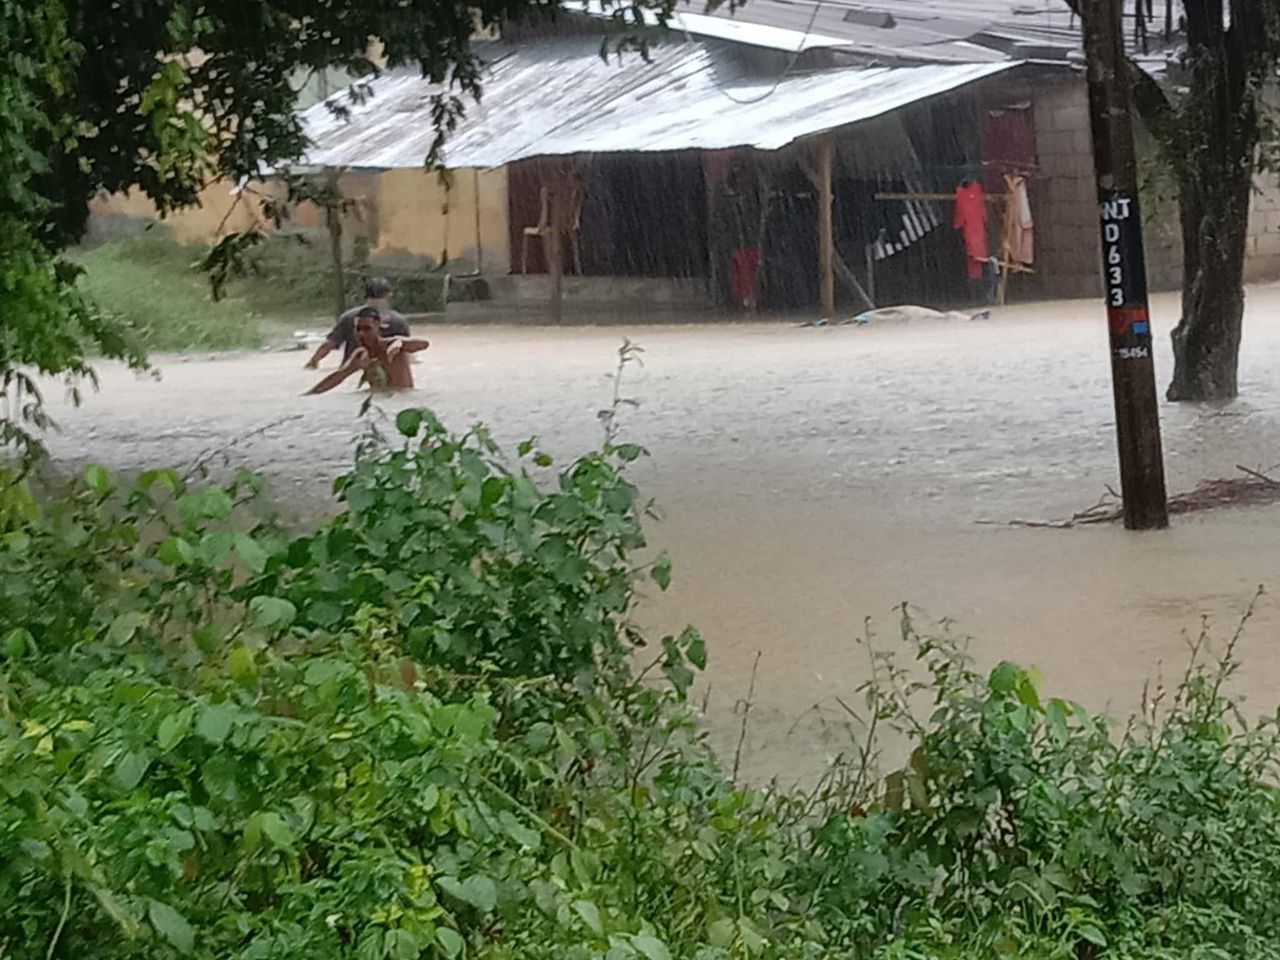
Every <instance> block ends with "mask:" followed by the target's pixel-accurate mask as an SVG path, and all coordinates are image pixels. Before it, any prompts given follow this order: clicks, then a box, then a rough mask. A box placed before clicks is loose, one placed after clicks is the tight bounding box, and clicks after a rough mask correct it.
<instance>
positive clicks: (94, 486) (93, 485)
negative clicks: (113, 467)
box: [84, 463, 111, 496]
mask: <svg viewBox="0 0 1280 960" xmlns="http://www.w3.org/2000/svg"><path fill="white" fill-rule="evenodd" d="M84 482H85V483H86V484H87V485H88V487H89V489H90V490H92V491H93V492H94V493H96V494H98V495H99V496H105V495H106V494H107V493H108V492H109V491H110V490H111V474H109V473H107V471H106V470H105V469H104V468H103V467H100V466H99V465H98V464H96V463H94V464H90V465H89V466H88V467H87V468H86V469H85V471H84Z"/></svg>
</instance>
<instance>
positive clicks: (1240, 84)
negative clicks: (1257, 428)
mask: <svg viewBox="0 0 1280 960" xmlns="http://www.w3.org/2000/svg"><path fill="white" fill-rule="evenodd" d="M1258 6H1259V7H1260V6H1261V5H1260V4H1259V5H1258ZM1246 8H1248V9H1246ZM1186 11H1187V18H1188V19H1187V33H1188V53H1187V58H1186V64H1187V70H1188V74H1189V75H1188V78H1187V90H1188V93H1187V99H1186V101H1185V106H1184V107H1183V110H1182V113H1183V116H1182V119H1181V126H1182V131H1183V141H1182V143H1181V144H1180V145H1179V152H1180V154H1181V155H1180V156H1179V157H1177V158H1176V162H1177V165H1178V169H1179V186H1180V192H1181V197H1180V202H1181V214H1182V216H1181V220H1182V250H1183V283H1182V320H1181V322H1180V323H1179V324H1178V326H1177V328H1176V329H1175V330H1174V331H1173V357H1174V371H1173V381H1172V382H1171V383H1170V385H1169V390H1168V393H1167V394H1166V395H1167V397H1168V398H1169V399H1170V400H1174V401H1177V400H1183V401H1193V402H1197V401H1213V400H1218V401H1221V400H1233V399H1235V397H1236V395H1237V393H1238V381H1237V376H1236V370H1237V365H1238V362H1239V358H1240V333H1241V327H1242V324H1243V321H1244V259H1245V252H1246V246H1247V244H1248V239H1249V201H1250V198H1251V196H1252V191H1253V177H1254V172H1255V170H1256V167H1257V150H1258V142H1259V135H1260V134H1259V120H1260V118H1259V114H1258V101H1257V96H1258V94H1257V89H1256V87H1257V84H1256V83H1255V81H1254V77H1255V75H1256V71H1257V70H1258V59H1259V54H1258V52H1257V48H1256V45H1257V44H1258V43H1259V42H1260V38H1259V36H1258V34H1259V33H1265V27H1264V25H1263V24H1261V23H1255V22H1253V21H1251V20H1249V18H1250V17H1256V15H1257V10H1255V9H1253V4H1252V3H1245V4H1243V5H1237V4H1234V3H1233V4H1232V13H1233V16H1232V18H1231V20H1232V23H1231V28H1230V29H1227V28H1226V27H1225V26H1224V20H1223V13H1222V4H1221V3H1212V2H1210V3H1205V2H1201V3H1196V4H1189V5H1188V6H1187V8H1186Z"/></svg>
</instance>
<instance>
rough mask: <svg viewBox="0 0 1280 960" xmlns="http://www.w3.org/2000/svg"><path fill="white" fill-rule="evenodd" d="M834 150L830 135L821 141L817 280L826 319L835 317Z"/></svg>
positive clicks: (819, 143)
mask: <svg viewBox="0 0 1280 960" xmlns="http://www.w3.org/2000/svg"><path fill="white" fill-rule="evenodd" d="M835 152H836V148H835V142H834V141H833V140H832V139H831V134H826V135H825V136H824V137H823V138H822V139H821V140H819V141H818V270H819V275H818V280H819V291H820V293H821V299H822V316H823V318H824V319H826V320H834V319H835V316H836V269H835V252H836V239H835V229H834V227H833V226H832V223H831V213H832V210H831V208H832V196H831V167H832V166H833V164H834V160H835Z"/></svg>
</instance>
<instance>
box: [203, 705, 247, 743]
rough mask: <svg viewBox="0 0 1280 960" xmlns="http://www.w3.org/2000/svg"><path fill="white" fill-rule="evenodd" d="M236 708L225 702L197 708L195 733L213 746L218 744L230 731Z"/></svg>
mask: <svg viewBox="0 0 1280 960" xmlns="http://www.w3.org/2000/svg"><path fill="white" fill-rule="evenodd" d="M236 713H237V711H236V709H235V708H234V707H232V706H229V705H227V704H210V705H207V706H203V707H199V708H197V713H196V733H198V734H199V735H200V736H201V737H202V738H204V739H205V740H207V741H208V742H209V743H211V744H212V745H213V746H215V747H216V746H220V745H221V744H222V742H223V741H224V740H226V739H227V736H228V735H229V734H230V733H231V728H232V726H233V725H234V723H235V720H236Z"/></svg>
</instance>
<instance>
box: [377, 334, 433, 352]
mask: <svg viewBox="0 0 1280 960" xmlns="http://www.w3.org/2000/svg"><path fill="white" fill-rule="evenodd" d="M429 346H431V341H430V340H426V339H423V338H422V337H395V338H393V339H392V341H391V342H390V343H389V344H387V356H388V357H394V356H395V355H396V354H398V353H419V352H420V351H422V350H426V349H427V347H429Z"/></svg>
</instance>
